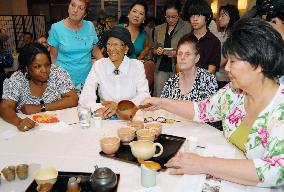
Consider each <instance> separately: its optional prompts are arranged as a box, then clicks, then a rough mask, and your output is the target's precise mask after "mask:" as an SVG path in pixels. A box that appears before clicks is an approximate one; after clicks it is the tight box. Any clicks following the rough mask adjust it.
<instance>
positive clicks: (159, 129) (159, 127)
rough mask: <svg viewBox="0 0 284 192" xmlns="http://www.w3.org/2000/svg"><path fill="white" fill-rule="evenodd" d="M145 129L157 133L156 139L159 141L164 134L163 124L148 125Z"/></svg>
mask: <svg viewBox="0 0 284 192" xmlns="http://www.w3.org/2000/svg"><path fill="white" fill-rule="evenodd" d="M145 129H151V130H153V131H155V138H156V139H157V138H158V137H159V135H161V133H162V124H161V123H148V124H146V125H145Z"/></svg>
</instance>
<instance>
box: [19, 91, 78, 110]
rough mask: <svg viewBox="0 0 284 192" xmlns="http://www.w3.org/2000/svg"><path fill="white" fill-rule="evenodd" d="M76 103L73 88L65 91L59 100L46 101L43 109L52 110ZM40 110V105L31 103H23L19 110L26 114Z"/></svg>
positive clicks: (75, 94)
mask: <svg viewBox="0 0 284 192" xmlns="http://www.w3.org/2000/svg"><path fill="white" fill-rule="evenodd" d="M77 105H78V96H77V93H76V91H75V90H74V89H73V90H71V91H69V92H68V93H65V94H64V95H63V96H62V98H61V99H60V100H58V101H54V102H52V103H46V104H45V109H46V110H47V111H54V110H60V109H66V108H70V107H75V106H77ZM40 110H41V106H40V105H32V104H25V105H23V106H22V108H21V111H22V112H23V113H24V114H27V115H29V114H34V113H39V112H40Z"/></svg>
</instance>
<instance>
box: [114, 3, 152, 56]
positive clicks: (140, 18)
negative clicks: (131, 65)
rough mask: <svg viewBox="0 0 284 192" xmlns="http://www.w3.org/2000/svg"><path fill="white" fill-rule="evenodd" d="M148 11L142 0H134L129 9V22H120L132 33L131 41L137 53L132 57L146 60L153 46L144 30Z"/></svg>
mask: <svg viewBox="0 0 284 192" xmlns="http://www.w3.org/2000/svg"><path fill="white" fill-rule="evenodd" d="M147 11H148V7H147V5H146V4H145V3H144V1H142V0H138V1H136V2H134V3H133V4H132V5H131V6H130V9H129V13H128V16H127V17H128V20H129V21H128V24H119V25H118V26H122V27H125V28H126V29H128V31H129V32H130V34H131V41H132V42H133V44H134V48H135V54H134V55H132V56H131V57H132V58H137V59H139V60H144V59H145V57H146V56H147V55H148V53H149V50H150V48H151V44H150V41H149V39H148V37H147V33H146V31H145V30H144V27H143V22H144V20H145V18H146V15H147Z"/></svg>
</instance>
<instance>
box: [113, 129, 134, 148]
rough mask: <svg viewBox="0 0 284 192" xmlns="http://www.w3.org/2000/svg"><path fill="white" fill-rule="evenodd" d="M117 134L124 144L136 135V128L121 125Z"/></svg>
mask: <svg viewBox="0 0 284 192" xmlns="http://www.w3.org/2000/svg"><path fill="white" fill-rule="evenodd" d="M117 135H118V137H119V138H120V141H121V142H122V144H128V143H129V142H130V141H132V140H133V139H134V137H135V130H134V128H132V127H120V128H119V129H118V130H117Z"/></svg>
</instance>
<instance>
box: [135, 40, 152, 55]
mask: <svg viewBox="0 0 284 192" xmlns="http://www.w3.org/2000/svg"><path fill="white" fill-rule="evenodd" d="M150 49H151V42H150V40H149V39H148V38H147V39H146V40H145V42H144V49H143V50H142V51H141V53H140V54H139V56H138V57H137V59H138V60H144V59H145V57H146V56H147V55H148V54H149V51H150Z"/></svg>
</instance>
